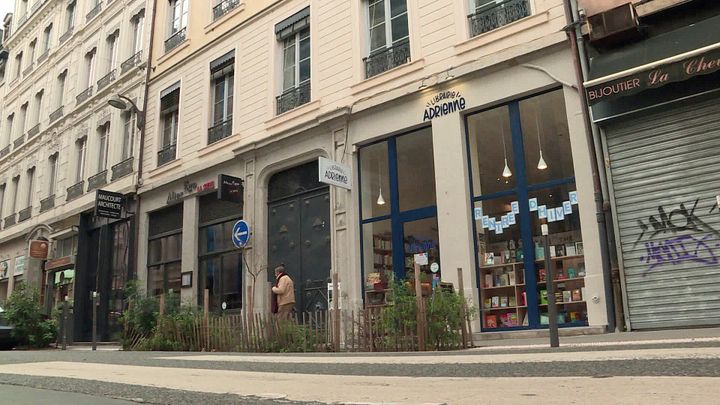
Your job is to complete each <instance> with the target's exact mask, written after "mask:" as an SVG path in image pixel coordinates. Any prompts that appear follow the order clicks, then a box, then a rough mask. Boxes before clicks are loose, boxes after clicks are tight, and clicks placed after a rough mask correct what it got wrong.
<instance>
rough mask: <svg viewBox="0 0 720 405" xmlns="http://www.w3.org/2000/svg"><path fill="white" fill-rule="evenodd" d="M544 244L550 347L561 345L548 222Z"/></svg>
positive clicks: (544, 227) (544, 231)
mask: <svg viewBox="0 0 720 405" xmlns="http://www.w3.org/2000/svg"><path fill="white" fill-rule="evenodd" d="M542 235H543V244H544V245H545V285H546V291H547V301H548V318H549V319H548V323H549V325H548V326H549V328H550V347H560V338H559V336H558V322H557V307H556V306H555V271H554V269H553V264H552V260H551V259H550V238H549V237H548V226H547V224H543V225H542Z"/></svg>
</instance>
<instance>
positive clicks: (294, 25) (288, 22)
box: [275, 7, 310, 40]
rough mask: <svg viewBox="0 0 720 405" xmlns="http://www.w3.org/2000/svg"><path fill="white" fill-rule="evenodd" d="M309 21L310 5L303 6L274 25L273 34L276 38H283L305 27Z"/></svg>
mask: <svg viewBox="0 0 720 405" xmlns="http://www.w3.org/2000/svg"><path fill="white" fill-rule="evenodd" d="M309 23H310V7H305V8H304V9H302V10H300V11H299V12H297V13H295V14H293V15H292V16H290V17H288V18H286V19H284V20H282V21H280V22H279V23H277V24H276V25H275V35H276V36H277V37H278V40H282V39H285V38H287V37H289V36H290V35H292V34H294V33H296V32H297V31H299V30H301V29H303V28H305V27H307V26H308V25H310V24H309Z"/></svg>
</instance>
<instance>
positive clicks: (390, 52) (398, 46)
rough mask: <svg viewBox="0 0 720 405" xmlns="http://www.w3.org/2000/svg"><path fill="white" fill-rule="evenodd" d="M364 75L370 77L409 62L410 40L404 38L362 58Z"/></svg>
mask: <svg viewBox="0 0 720 405" xmlns="http://www.w3.org/2000/svg"><path fill="white" fill-rule="evenodd" d="M363 62H365V77H366V78H371V77H373V76H376V75H379V74H380V73H383V72H387V71H388V70H390V69H393V68H395V67H398V66H400V65H404V64H405V63H408V62H410V41H409V40H404V41H401V42H398V43H395V44H393V46H391V47H387V48H385V49H383V50H381V51H378V52H374V53H372V54H370V56H368V57H366V58H364V59H363Z"/></svg>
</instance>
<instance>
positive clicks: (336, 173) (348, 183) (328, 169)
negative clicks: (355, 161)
mask: <svg viewBox="0 0 720 405" xmlns="http://www.w3.org/2000/svg"><path fill="white" fill-rule="evenodd" d="M318 168H319V170H318V172H319V173H318V175H319V181H320V182H321V183H325V184H330V185H333V186H338V187H342V188H345V189H348V190H352V170H351V169H350V166H347V165H344V164H341V163H338V162H335V161H333V160H330V159H326V158H324V157H320V158H318Z"/></svg>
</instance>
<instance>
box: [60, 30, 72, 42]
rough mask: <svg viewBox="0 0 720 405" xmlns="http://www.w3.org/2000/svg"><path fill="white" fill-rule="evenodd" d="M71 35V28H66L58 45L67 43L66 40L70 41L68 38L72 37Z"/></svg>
mask: <svg viewBox="0 0 720 405" xmlns="http://www.w3.org/2000/svg"><path fill="white" fill-rule="evenodd" d="M72 34H73V27H70V28H68V30H67V31H65V33H64V34H62V35H61V36H60V44H62V43H64V42H65V41H67V40H68V39H70V37H71V36H72Z"/></svg>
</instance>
